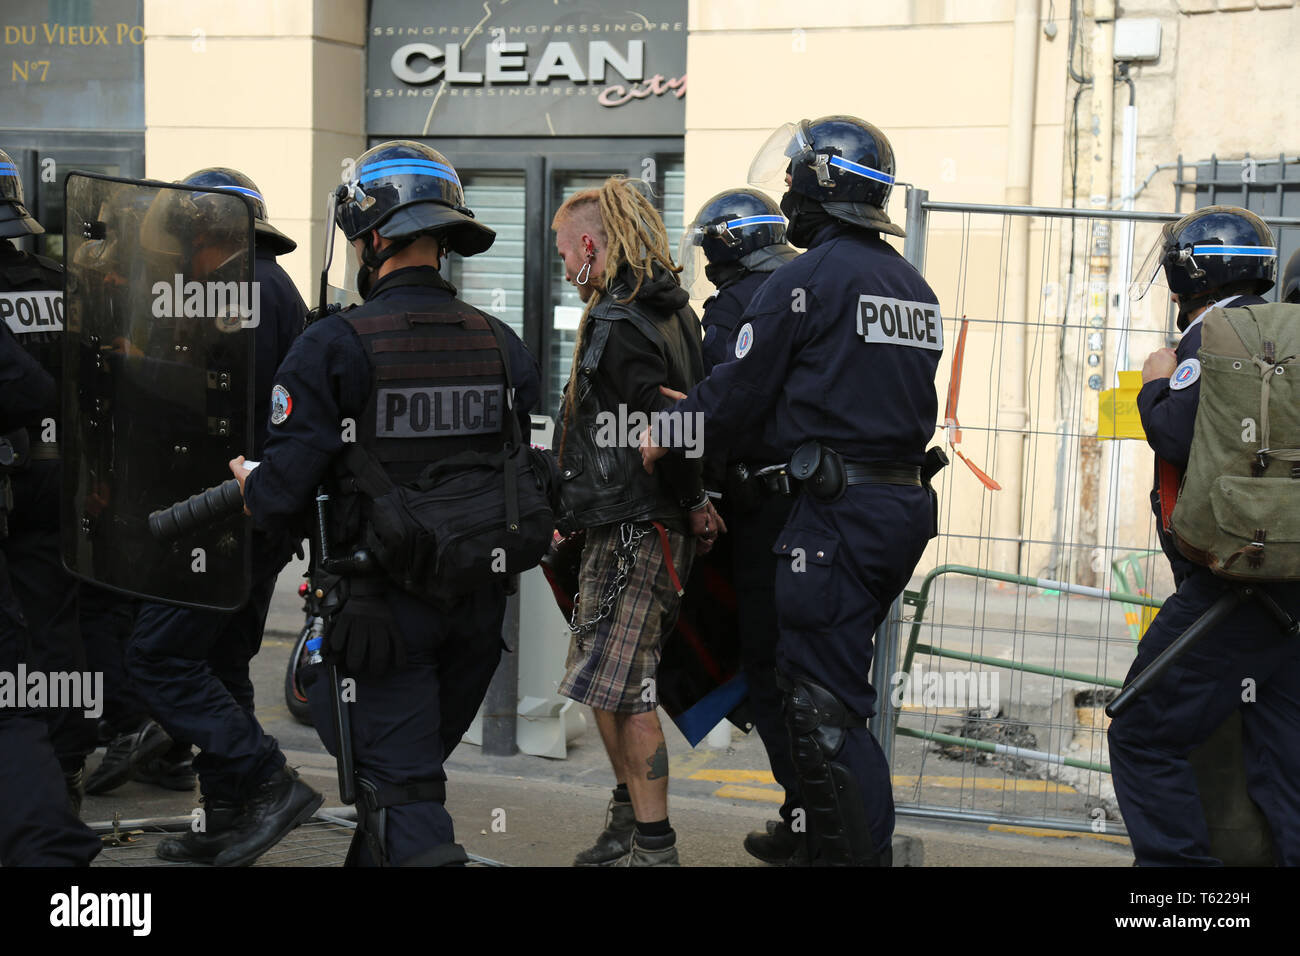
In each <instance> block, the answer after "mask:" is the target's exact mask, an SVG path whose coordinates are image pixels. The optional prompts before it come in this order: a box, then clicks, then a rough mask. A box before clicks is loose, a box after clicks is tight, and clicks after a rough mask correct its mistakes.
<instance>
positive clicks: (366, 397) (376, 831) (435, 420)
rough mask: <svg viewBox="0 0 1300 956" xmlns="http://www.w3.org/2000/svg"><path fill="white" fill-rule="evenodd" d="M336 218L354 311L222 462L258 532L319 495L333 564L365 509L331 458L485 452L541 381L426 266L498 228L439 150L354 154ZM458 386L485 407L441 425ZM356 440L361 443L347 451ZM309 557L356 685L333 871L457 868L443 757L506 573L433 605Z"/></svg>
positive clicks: (497, 622)
mask: <svg viewBox="0 0 1300 956" xmlns="http://www.w3.org/2000/svg"><path fill="white" fill-rule="evenodd" d="M335 218H336V222H337V224H338V226H339V227H340V228H341V229H342V230H343V233H344V235H345V236H346V237H347V238H348V240H349V242H350V243H351V248H352V251H353V252H354V253H355V254H356V255H357V256H358V257H359V269H358V276H357V286H358V288H359V290H360V291H361V293H362V294H363V295H364V297H365V304H364V305H362V306H361V307H359V308H355V309H351V310H348V311H345V312H341V313H334V314H328V315H326V316H325V317H324V318H321V319H320V320H319V321H316V322H314V323H313V324H312V325H310V326H309V327H308V329H307V331H306V332H305V333H304V334H303V335H302V337H301V338H300V339H299V340H298V341H297V342H296V343H295V344H294V346H293V348H292V349H291V350H290V352H289V355H288V356H287V357H286V358H285V360H284V362H283V364H282V365H281V366H280V368H279V370H278V371H277V372H276V375H275V395H274V398H273V400H272V413H271V427H270V435H269V438H268V440H267V445H266V450H265V453H264V455H263V457H262V460H261V463H260V465H259V467H258V468H257V469H256V470H255V471H252V472H249V471H247V470H246V469H245V468H244V466H243V462H242V459H236V461H235V462H232V463H231V468H232V471H234V472H235V475H236V477H238V478H239V479H240V480H241V482H242V483H243V491H244V496H245V502H246V507H247V510H248V512H249V513H250V514H252V516H253V519H254V521H255V522H256V523H257V524H258V525H260V526H261V527H263V528H265V529H267V530H272V529H276V528H280V527H285V526H291V525H295V524H296V523H298V522H300V521H302V520H303V518H304V517H305V515H306V513H307V512H308V510H309V509H311V508H313V506H314V502H315V501H316V499H317V493H318V489H321V491H322V495H323V497H322V499H321V503H322V508H324V507H326V504H327V506H328V509H329V511H328V515H327V516H326V519H325V522H324V528H323V529H317V530H318V533H319V534H322V535H324V538H325V540H324V543H325V544H326V545H327V547H328V549H329V551H330V553H331V554H336V555H348V554H352V553H354V551H355V549H357V548H358V547H359V545H360V544H361V542H362V540H363V539H364V536H365V533H366V530H367V524H366V520H365V519H363V515H369V513H370V512H369V508H368V507H366V508H364V509H363V499H362V494H361V492H360V491H359V485H358V479H357V476H356V475H355V473H353V472H352V471H351V470H350V469H349V468H348V467H347V466H346V464H345V463H346V462H347V461H350V460H352V455H353V454H354V453H355V454H356V455H359V456H361V457H363V458H368V459H369V460H371V461H377V462H378V466H379V467H380V468H382V471H383V472H384V474H385V475H387V476H388V478H389V479H390V480H391V482H393V483H394V484H403V483H407V482H413V481H416V480H418V479H419V478H420V476H421V474H422V473H428V469H429V468H430V466H431V465H433V464H435V463H437V462H439V461H444V460H448V459H450V458H452V457H453V456H457V455H469V454H475V453H485V452H491V451H494V450H499V449H500V448H501V431H502V429H503V427H504V426H506V425H507V424H508V422H509V419H508V417H507V416H509V415H511V414H513V415H516V416H517V418H518V422H519V424H520V426H521V428H522V429H523V433H524V434H527V430H528V428H529V417H528V412H529V409H531V408H532V407H533V406H534V404H535V403H536V402H537V400H538V398H539V395H540V376H539V373H538V369H537V363H536V362H535V361H534V360H533V358H532V356H531V355H530V354H529V353H528V351H527V350H526V349H525V348H524V346H523V343H522V342H520V341H519V339H518V337H517V336H515V335H514V334H513V332H511V331H510V330H509V329H508V328H507V327H506V326H504V325H503V324H502V323H500V322H499V321H498V320H497V319H495V318H491V317H488V316H486V315H485V314H484V313H482V312H479V311H478V310H476V309H473V308H471V307H470V306H467V305H465V304H464V303H463V302H461V301H460V300H459V299H457V298H456V289H455V287H453V286H452V285H451V284H449V283H448V282H447V281H446V280H445V279H443V277H442V276H441V275H440V274H439V272H438V268H439V266H440V264H441V263H442V261H443V260H444V258H445V257H446V256H447V255H448V254H450V253H453V252H454V253H457V254H459V255H462V256H472V255H477V254H479V253H482V252H484V251H486V250H487V249H488V248H489V247H490V246H491V245H492V242H493V240H494V239H495V236H496V234H495V233H494V232H493V231H492V230H491V229H489V228H488V227H486V226H484V225H482V224H481V223H479V222H478V221H477V220H476V219H474V217H473V213H472V212H471V211H470V210H469V209H467V208H466V207H465V200H464V193H463V191H462V188H461V184H460V179H459V177H458V176H457V175H456V172H455V170H454V169H453V167H452V166H451V164H450V163H449V162H448V161H447V159H446V158H445V157H444V156H442V154H440V153H438V152H437V151H436V150H433V149H430V148H428V147H427V146H423V145H421V144H418V143H412V142H406V141H397V142H390V143H384V144H382V145H379V146H376V147H374V148H372V149H370V150H368V151H367V152H365V153H364V154H362V156H361V157H360V158H359V159H358V160H357V164H356V178H355V179H354V180H353V181H351V182H350V183H349V184H348V187H347V190H346V195H345V197H344V201H343V202H342V203H341V204H340V205H339V207H338V210H337V214H336V217H335ZM498 335H499V336H501V339H500V341H503V342H504V343H505V344H506V348H505V351H506V353H507V354H506V355H505V356H502V354H501V351H499V349H498V347H497V345H496V342H497V341H498V339H497V336H498ZM503 357H504V358H505V360H506V362H507V363H508V365H507V366H503V364H502V358H503ZM507 372H508V376H509V381H510V382H512V383H513V386H514V401H513V403H512V404H509V405H501V404H498V403H497V402H496V399H495V398H494V397H493V396H499V395H500V394H502V393H503V391H504V389H505V384H506V381H507ZM470 392H472V393H473V396H476V399H475V403H474V407H475V408H476V409H486V408H488V407H489V400H490V404H491V407H492V408H494V409H495V410H494V411H493V412H492V414H490V415H489V414H482V415H480V414H477V413H475V414H473V415H467V416H464V417H461V416H457V417H456V419H455V421H454V422H453V419H452V417H450V416H451V411H450V408H449V405H448V402H450V403H451V404H453V405H457V406H458V407H459V405H460V403H459V402H458V401H452V400H451V399H450V398H448V396H452V395H462V396H466V395H468V394H469V393H470ZM473 396H471V397H473ZM421 399H427V400H426V401H421ZM420 409H423V411H420ZM438 409H440V411H439V410H438ZM430 416H432V417H430ZM431 424H432V425H436V427H431ZM353 438H355V445H356V446H358V448H359V449H360V450H359V451H357V450H355V449H352V448H351V447H350V443H351V441H352V439H353ZM320 550H321V549H319V548H317V549H314V553H313V568H312V587H313V588H314V589H315V590H316V591H317V592H319V593H320V596H321V598H320V599H321V601H322V602H323V606H322V613H323V614H324V615H326V616H328V617H329V618H330V619H331V621H330V627H331V632H330V634H329V638H328V648H329V653H330V654H331V655H332V657H333V659H334V660H335V661H336V662H337V664H338V666H339V668H340V672H341V674H342V675H343V677H342V680H347V681H349V682H354V691H353V692H354V702H349V703H348V704H347V705H346V706H347V707H348V710H349V712H350V717H351V723H352V736H353V741H352V745H353V747H354V757H355V773H356V783H357V790H358V832H357V835H356V837H355V838H354V841H353V845H352V850H351V852H350V853H349V858H348V862H349V864H352V865H389V864H391V865H426V866H430V865H435V866H436V865H457V864H463V863H464V862H465V860H466V855H465V852H464V850H463V849H462V848H461V847H460V846H459V845H458V844H457V843H456V842H455V833H454V830H453V826H452V820H451V817H450V816H449V815H448V813H447V810H446V808H445V806H444V802H445V800H446V773H445V772H444V770H443V762H444V760H445V759H446V756H447V754H449V753H450V752H451V751H452V749H453V748H454V747H455V746H456V744H457V743H458V742H459V741H460V738H461V736H462V735H463V734H464V732H465V730H466V729H467V728H468V727H469V724H470V722H471V721H472V720H473V717H474V714H475V712H476V711H477V709H478V706H479V704H480V703H481V702H482V700H483V696H484V694H485V693H486V691H487V687H488V684H489V682H490V681H491V678H492V674H493V672H494V671H495V669H496V665H497V663H498V661H499V659H500V654H501V649H502V642H501V624H502V620H503V617H504V614H505V581H504V578H505V575H501V576H500V577H501V578H502V580H501V581H493V582H490V583H488V584H486V585H483V586H480V587H478V588H477V589H476V590H474V591H472V592H471V593H469V594H467V595H465V596H463V597H461V598H460V599H458V600H456V601H454V602H452V603H443V604H442V605H441V606H438V605H435V604H434V603H431V601H430V600H427V599H425V598H422V597H417V596H416V595H415V594H413V593H409V592H407V591H405V590H402V589H400V588H399V587H397V586H395V585H393V584H390V583H388V579H387V578H386V577H384V576H365V575H363V574H361V573H357V574H349V575H333V574H330V573H329V572H328V571H327V570H326V568H325V567H324V561H323V556H322V554H321V553H320ZM363 570H364V569H363ZM319 670H320V668H313V674H312V677H314V678H316V679H315V680H314V681H313V682H312V683H311V684H310V686H309V687H308V697H309V699H310V701H311V704H312V709H313V712H314V716H315V724H316V727H317V729H318V730H319V731H320V733H321V737H322V740H323V741H324V742H325V744H326V746H327V748H329V749H330V751H331V752H332V753H335V754H337V753H338V752H339V741H338V740H337V739H336V738H335V737H334V734H333V729H332V721H331V719H330V713H331V711H330V708H331V706H332V704H331V695H334V694H336V693H337V689H336V688H334V687H333V686H332V682H331V681H328V680H326V679H322V675H320V674H319V673H317V672H318V671H319Z"/></svg>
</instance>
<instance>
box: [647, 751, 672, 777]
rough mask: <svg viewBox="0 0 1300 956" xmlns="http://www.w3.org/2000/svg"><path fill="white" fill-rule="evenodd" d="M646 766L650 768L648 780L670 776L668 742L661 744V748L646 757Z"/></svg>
mask: <svg viewBox="0 0 1300 956" xmlns="http://www.w3.org/2000/svg"><path fill="white" fill-rule="evenodd" d="M646 766H647V767H649V768H650V769H649V770H648V771H647V772H646V775H645V778H646V779H647V780H658V779H659V778H661V777H666V776H668V747H667V745H666V744H660V745H659V749H658V750H656V751H655V752H654V753H653V754H652V755H651V756H649V757H648V758H646Z"/></svg>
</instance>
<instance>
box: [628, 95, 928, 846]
mask: <svg viewBox="0 0 1300 956" xmlns="http://www.w3.org/2000/svg"><path fill="white" fill-rule="evenodd" d="M783 178H784V179H785V182H786V183H787V185H788V189H787V191H786V193H785V195H784V196H783V197H782V199H781V211H782V212H784V213H785V215H786V217H787V219H788V220H789V228H788V229H787V232H786V236H787V238H788V239H789V241H790V242H791V243H793V244H794V245H796V246H802V247H804V248H806V249H807V250H808V251H807V252H805V253H804V254H803V255H801V256H799V257H798V258H796V259H794V260H793V261H791V262H789V263H787V264H786V265H784V266H782V267H781V268H779V269H777V270H776V272H774V273H772V275H771V276H770V277H769V278H768V280H767V282H766V283H764V284H763V287H762V288H761V289H760V290H759V291H758V293H757V294H756V295H755V296H754V298H753V300H752V301H751V302H750V304H749V307H748V308H747V309H746V310H745V313H744V315H743V316H742V325H741V327H740V329H739V330H738V333H737V336H736V346H735V352H734V354H735V360H733V361H730V362H728V363H726V364H725V365H720V366H717V367H716V368H715V369H714V370H713V373H712V374H711V375H710V376H709V377H708V378H707V379H705V381H703V382H702V383H700V385H698V386H697V387H696V388H694V389H692V391H691V394H690V395H689V396H688V397H687V398H686V399H685V400H684V401H682V402H679V403H678V410H679V411H681V412H683V413H685V414H692V413H697V412H698V413H702V414H703V416H704V418H705V432H704V438H705V444H704V447H705V453H706V454H709V455H715V454H718V453H719V452H720V451H724V450H726V449H728V448H730V447H731V446H732V445H733V444H734V442H735V440H736V438H737V437H738V436H742V435H746V434H753V433H755V432H758V431H759V430H760V429H763V428H764V423H765V422H767V421H769V420H770V422H771V425H770V427H769V428H768V430H767V431H766V432H765V434H768V435H770V436H771V439H772V441H773V443H774V449H773V450H774V451H776V452H779V455H780V458H779V460H781V461H787V462H789V465H788V471H789V474H790V477H791V478H793V479H795V482H796V484H797V486H798V489H799V490H798V497H797V498H796V500H795V502H794V506H793V508H792V510H791V512H790V516H789V518H788V520H787V521H786V524H785V526H784V528H783V529H782V530H781V532H780V533H779V535H778V536H777V538H776V542H775V544H773V545H772V550H773V552H774V553H775V554H776V555H777V557H778V558H779V559H780V562H779V565H778V569H777V572H776V579H775V588H776V592H775V594H776V614H777V624H778V627H779V628H780V637H779V639H778V642H777V648H776V662H777V670H778V681H779V683H780V684H781V685H782V687H783V689H784V691H785V695H786V697H785V706H786V720H787V726H788V729H789V732H790V735H791V740H792V746H793V754H792V756H793V759H794V765H795V771H796V773H797V775H798V778H799V787H800V793H801V796H802V801H803V809H804V810H805V812H806V815H807V821H806V822H807V829H808V844H809V854H810V862H812V863H813V864H818V865H888V863H889V862H890V859H891V849H890V840H891V836H892V833H893V826H894V806H893V794H892V791H891V784H890V777H889V767H888V765H887V764H886V762H885V759H884V755H883V753H882V752H881V750H880V746H879V744H878V743H877V741H876V739H875V738H874V737H873V736H872V734H871V733H870V731H869V730H868V729H867V719H868V718H869V717H870V715H871V714H872V712H873V711H874V709H875V702H876V689H875V688H874V687H873V686H872V685H871V680H870V664H871V658H872V653H873V646H872V643H873V635H874V633H875V631H876V628H877V627H878V626H879V625H880V623H881V622H882V621H883V620H884V618H885V615H886V614H887V613H888V611H889V607H890V604H891V603H892V602H893V600H894V599H895V598H896V597H897V596H898V595H899V594H900V593H901V592H902V589H903V587H904V585H905V584H906V583H907V581H908V579H909V577H910V576H911V573H912V571H913V569H914V568H915V567H916V564H917V562H918V561H919V560H920V557H921V554H922V552H923V550H924V548H925V546H926V543H927V542H928V541H929V539H930V538H931V537H932V536H933V535H934V534H935V530H936V528H935V512H934V509H933V502H932V497H931V495H930V493H929V491H928V488H927V487H926V479H925V477H924V475H925V474H928V473H929V470H930V469H929V468H926V469H925V471H924V472H923V466H925V464H926V461H927V453H926V444H927V442H928V441H929V439H930V437H931V436H932V435H933V434H934V428H935V423H936V420H937V414H938V398H937V396H936V394H935V388H934V376H935V371H936V369H937V368H938V364H939V357H940V353H941V351H942V347H943V332H942V324H941V317H940V314H939V306H938V299H937V298H936V296H935V294H934V292H933V291H932V290H931V289H930V287H929V286H928V285H927V284H926V282H925V280H924V279H923V278H922V277H921V275H920V274H919V273H918V272H917V271H916V270H915V269H914V268H912V266H911V265H909V264H908V263H907V262H905V261H904V260H903V258H902V256H901V255H899V254H898V253H897V252H896V251H895V250H894V249H893V247H892V246H890V245H889V244H888V243H886V242H885V241H884V240H883V239H882V238H881V235H880V234H881V233H885V234H889V235H895V236H901V235H902V234H903V231H902V229H900V228H899V227H898V226H896V225H894V224H893V223H891V222H890V220H889V217H888V215H887V214H886V212H885V204H886V203H887V201H888V199H889V193H890V189H891V188H892V185H893V182H894V153H893V149H892V147H891V146H890V144H889V140H888V139H886V137H885V135H884V134H883V133H882V132H881V131H880V130H878V129H876V128H875V127H874V126H872V125H871V124H869V123H866V122H863V121H862V120H860V119H857V118H855V117H851V116H827V117H823V118H822V119H819V120H815V121H812V122H809V121H807V120H805V121H802V122H800V123H798V124H794V125H791V124H787V125H786V126H783V127H782V128H781V129H779V130H777V132H776V133H775V134H773V136H772V137H771V138H770V139H769V141H768V143H767V145H766V146H765V147H764V148H763V149H762V150H760V152H759V154H758V156H757V157H756V159H755V161H754V165H753V166H752V167H751V170H750V182H751V184H754V185H772V184H775V183H779V182H780V181H781V179H783ZM864 409H869V410H870V413H869V414H864ZM665 453H666V450H665V449H664V448H656V447H653V446H652V445H650V444H649V443H647V445H646V447H645V458H646V460H647V463H652V462H653V460H654V459H655V458H656V457H659V456H662V455H663V454H665Z"/></svg>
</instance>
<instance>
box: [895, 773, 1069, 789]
mask: <svg viewBox="0 0 1300 956" xmlns="http://www.w3.org/2000/svg"><path fill="white" fill-rule="evenodd" d="M918 779H919V780H920V782H921V786H923V787H940V788H942V789H945V790H961V789H966V788H969V789H971V790H1010V791H1012V792H1015V793H1074V792H1075V790H1074V788H1073V787H1071V786H1068V785H1066V784H1064V783H1053V782H1052V781H1050V780H1020V779H1018V778H1013V779H1009V780H1008V779H1006V778H1004V777H929V776H926V777H920V778H918V777H915V776H912V775H909V774H894V778H893V780H894V786H896V787H905V788H907V789H910V790H914V789H916V785H917V780H918Z"/></svg>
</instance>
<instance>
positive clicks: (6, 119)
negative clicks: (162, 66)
mask: <svg viewBox="0 0 1300 956" xmlns="http://www.w3.org/2000/svg"><path fill="white" fill-rule="evenodd" d="M140 4H141V0H95V2H94V3H93V4H92V3H81V4H71V3H58V2H55V0H5V4H4V18H3V20H4V22H3V26H0V74H2V76H0V84H3V85H0V101H2V102H3V103H4V110H3V112H2V113H0V124H3V125H4V126H5V127H8V128H15V127H18V128H21V127H31V128H36V129H41V130H57V129H121V130H142V129H144V27H143V26H142V25H141V18H142V14H141V8H140Z"/></svg>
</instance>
